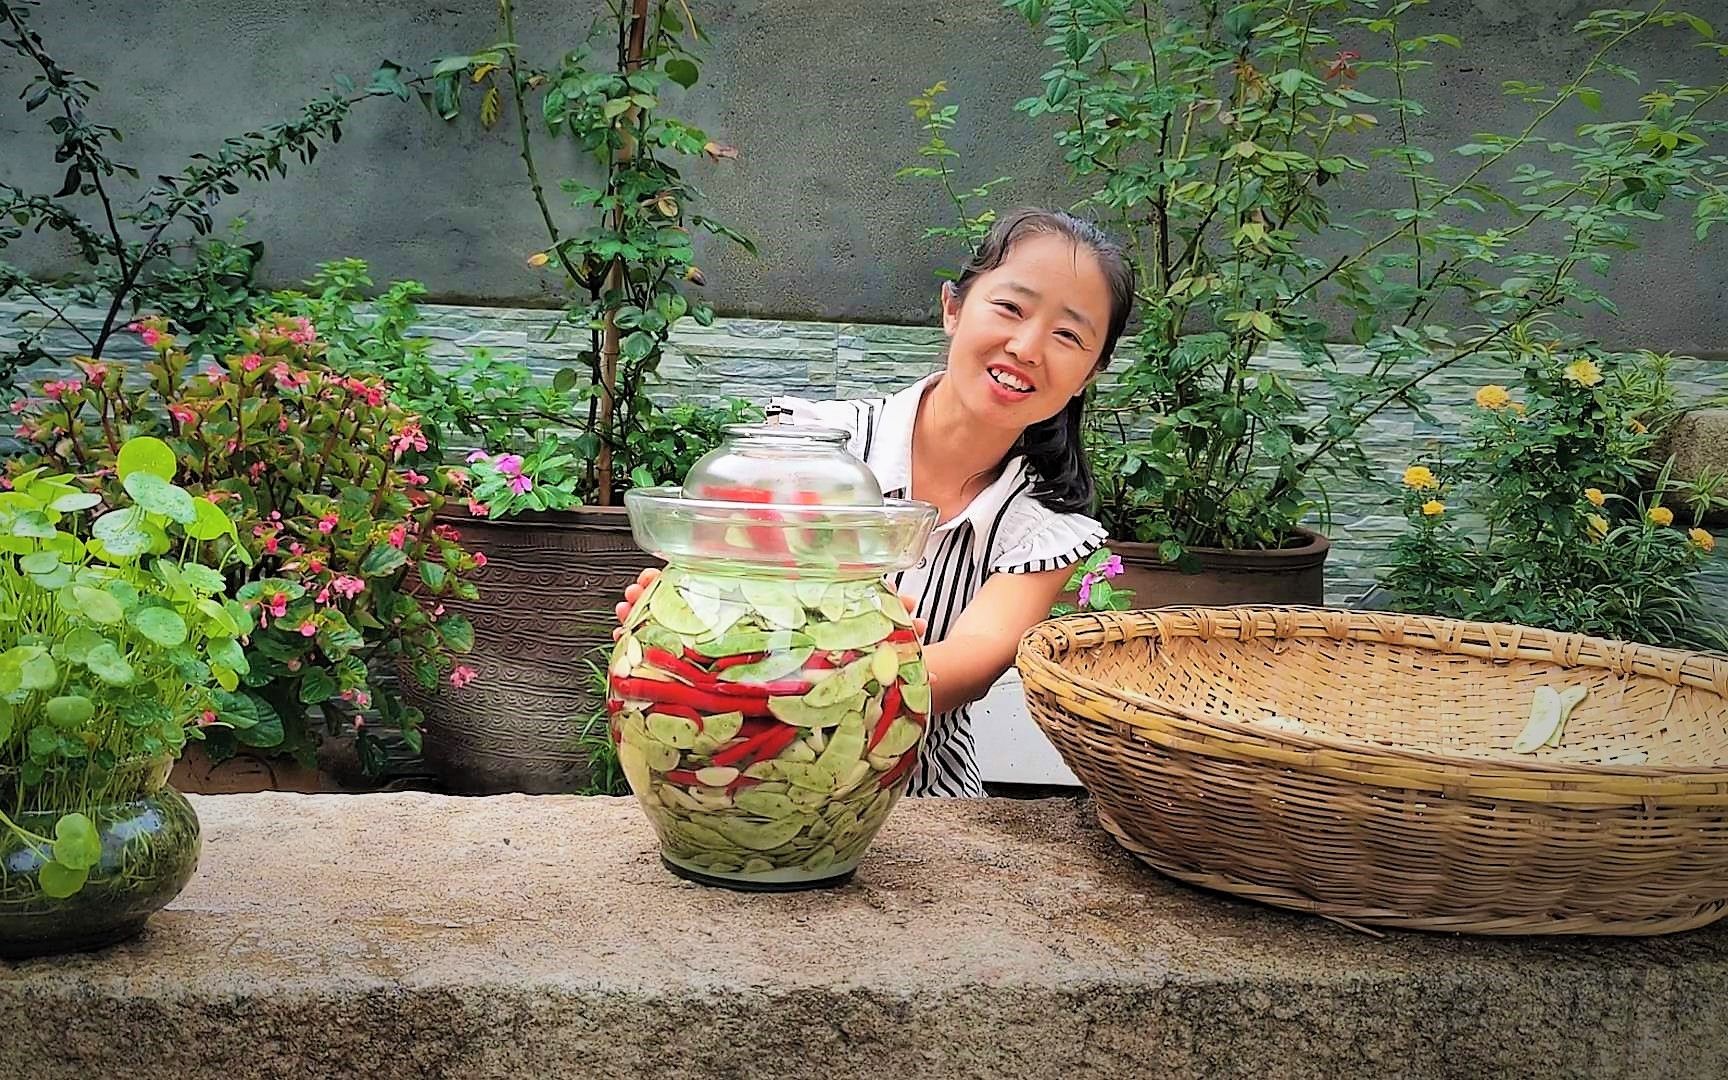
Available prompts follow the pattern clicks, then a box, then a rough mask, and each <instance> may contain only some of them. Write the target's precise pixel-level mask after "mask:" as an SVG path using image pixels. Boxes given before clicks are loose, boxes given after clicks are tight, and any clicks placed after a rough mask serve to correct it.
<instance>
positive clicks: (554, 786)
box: [398, 0, 753, 792]
mask: <svg viewBox="0 0 1728 1080" xmlns="http://www.w3.org/2000/svg"><path fill="white" fill-rule="evenodd" d="M499 13H500V22H501V30H502V33H503V38H504V42H503V44H500V45H498V46H496V47H493V48H490V49H487V50H484V51H482V52H479V53H476V54H473V55H465V56H451V57H445V58H443V59H441V60H439V61H437V62H436V64H435V66H434V67H433V68H432V69H431V71H430V72H429V73H428V74H427V75H426V76H424V77H423V79H422V81H423V82H424V83H426V84H428V88H427V89H425V90H424V91H422V94H421V96H422V98H423V99H424V100H425V102H426V104H427V105H428V106H429V107H430V108H431V109H432V110H433V111H434V112H435V113H436V114H437V115H439V116H441V117H442V118H444V119H446V120H451V119H454V118H455V117H457V116H458V115H460V111H461V108H462V100H463V96H464V95H465V94H466V95H467V96H468V97H469V99H470V100H471V101H473V102H477V104H478V109H479V114H480V120H481V121H482V123H483V124H484V125H485V126H486V127H491V126H493V125H495V124H498V123H501V122H504V123H508V124H509V127H510V129H511V130H512V132H513V135H514V142H515V146H514V147H513V151H514V152H515V153H516V154H517V155H519V156H520V158H521V160H522V162H523V164H524V168H525V170H526V174H527V180H528V186H529V189H530V191H531V193H532V195H533V198H534V202H535V205H536V208H537V210H538V212H539V215H540V218H541V220H542V221H543V222H544V224H545V227H546V239H547V246H546V247H545V248H544V249H543V250H540V251H537V252H534V253H532V254H531V255H529V256H528V258H527V262H528V264H529V265H530V266H531V267H535V268H544V269H547V270H548V271H551V272H556V273H557V274H559V275H560V277H561V279H562V283H563V285H564V287H565V288H566V289H568V290H569V292H570V294H571V296H572V300H571V302H570V304H569V306H568V307H567V308H566V310H565V311H564V312H563V313H562V317H561V318H560V319H559V320H558V321H557V323H556V325H554V326H552V327H549V330H548V336H550V335H551V334H552V333H554V332H556V331H557V330H559V329H561V328H568V330H570V331H572V332H574V334H575V335H576V336H577V340H578V355H577V358H576V363H575V364H574V365H572V366H571V367H569V368H566V369H563V370H561V371H559V372H558V373H557V374H556V376H555V377H554V378H553V379H552V380H551V382H550V384H549V385H548V384H544V383H537V382H535V381H534V380H533V379H532V378H531V377H530V375H529V373H528V371H527V370H526V369H525V368H523V367H522V366H521V365H516V364H509V363H500V362H498V361H496V360H494V359H493V358H492V357H490V356H485V355H481V356H477V357H475V358H474V359H472V360H471V361H470V362H469V363H467V364H465V365H463V366H462V367H460V368H459V369H458V370H456V371H455V372H452V373H450V374H449V376H448V377H447V378H442V379H440V378H436V377H432V378H427V379H424V380H421V381H419V383H418V385H420V386H421V387H422V388H423V391H424V397H423V398H422V399H420V400H418V401H416V402H415V406H416V410H417V411H419V412H421V413H423V414H424V415H426V416H427V417H429V418H430V421H431V424H430V426H432V427H434V428H436V429H437V431H438V434H439V438H440V439H442V444H443V446H444V447H445V448H446V449H451V450H458V449H459V450H461V451H463V452H464V453H466V452H468V451H478V452H479V453H480V454H481V455H482V456H480V457H476V458H474V459H473V460H472V461H470V462H469V463H468V464H469V467H470V468H471V469H472V470H473V471H474V473H475V479H476V484H477V490H476V491H475V492H474V493H473V495H472V497H471V498H470V499H469V500H468V502H467V508H466V512H464V511H463V510H462V509H460V508H455V507H453V508H452V509H451V510H450V511H449V512H448V513H446V515H445V517H444V518H443V519H442V520H443V521H444V523H445V524H447V525H449V526H450V527H452V528H454V529H456V530H458V531H459V532H460V534H461V536H462V537H463V538H464V540H465V542H467V543H469V544H471V545H472V546H474V547H476V548H477V549H479V550H481V551H483V552H484V553H485V555H486V563H485V565H484V566H483V568H482V569H481V570H480V573H479V574H478V575H477V577H476V583H477V584H478V585H479V586H480V588H481V590H482V591H483V593H484V596H485V599H484V600H483V601H480V602H473V601H467V602H464V601H462V600H461V599H460V598H458V599H456V600H453V601H452V602H451V604H452V609H453V610H458V611H461V612H463V613H464V614H466V615H467V616H468V617H469V618H470V620H471V621H472V623H473V625H474V627H475V629H476V639H477V640H476V645H475V653H474V659H473V665H474V667H475V669H476V670H477V671H478V673H479V675H478V677H477V678H475V679H474V680H473V681H472V682H465V683H463V684H462V685H448V686H439V687H437V688H436V691H435V692H425V691H416V692H415V700H416V701H417V702H418V703H419V705H420V707H421V708H423V709H424V711H425V713H426V717H427V731H428V738H427V750H426V756H427V761H428V763H429V764H430V765H432V767H433V768H434V769H435V770H437V771H438V773H439V775H440V777H441V778H442V780H443V781H444V783H445V784H446V785H447V786H448V787H450V788H452V789H454V790H462V791H472V792H492V791H530V792H545V791H569V790H576V789H580V788H582V787H583V786H585V785H586V783H587V775H586V774H587V767H586V757H585V755H584V754H583V753H582V752H581V751H580V750H579V749H577V748H576V747H575V746H574V745H573V741H572V738H571V736H572V733H573V732H574V730H575V724H576V721H577V718H578V717H580V716H583V715H587V714H588V713H590V712H591V711H592V709H593V707H594V701H593V699H592V694H591V692H590V688H589V687H588V685H587V683H586V680H585V679H584V678H583V675H582V673H581V671H580V670H579V668H578V666H577V665H574V664H572V663H571V662H570V657H572V656H577V655H584V654H585V653H586V652H587V650H589V649H591V648H593V647H595V646H598V645H602V644H604V643H607V642H608V640H609V633H608V631H609V624H610V620H611V611H612V606H613V604H614V603H615V602H616V600H617V597H618V595H619V593H620V592H621V591H622V590H623V588H624V586H625V585H626V584H628V583H629V582H630V581H632V580H634V578H635V576H636V574H637V573H638V572H639V571H640V570H641V568H642V567H643V566H645V565H649V564H650V563H651V562H652V561H653V560H651V559H650V558H649V557H648V556H647V555H646V554H644V553H643V552H642V551H641V550H640V549H638V548H637V547H636V545H635V543H634V541H633V540H632V539H631V536H630V531H629V526H628V523H627V522H626V520H625V518H624V515H623V511H622V509H621V499H622V495H623V493H624V491H625V489H627V488H628V487H630V486H631V485H632V484H636V483H653V482H663V481H668V480H673V481H675V480H678V479H681V478H682V476H683V470H684V469H685V468H687V467H688V466H689V464H690V463H691V462H693V461H694V460H695V458H696V457H698V456H700V454H701V453H703V452H704V451H706V450H707V449H708V448H709V446H711V445H712V444H713V441H714V440H715V438H716V437H717V435H718V428H719V427H720V426H721V425H722V424H723V423H724V422H726V421H727V420H730V419H736V418H741V417H743V416H744V415H746V409H745V407H744V406H743V405H742V404H741V403H732V404H729V405H722V406H719V407H698V406H695V405H683V406H673V407H671V408H668V407H666V406H664V405H662V404H661V403H659V402H658V401H656V399H655V398H654V397H653V396H652V391H653V390H654V388H655V372H656V370H657V369H658V367H659V365H660V362H661V359H662V357H663V356H664V354H665V350H666V346H667V342H668V340H669V338H670V336H671V334H672V332H673V330H674V328H675V327H677V325H678V324H679V323H681V322H682V321H683V320H685V319H691V320H694V321H695V322H697V323H699V324H701V325H704V326H706V325H709V324H710V323H712V322H713V319H714V313H713V310H712V308H710V307H709V306H708V305H707V304H705V303H702V302H701V301H693V300H692V299H690V298H689V296H688V295H687V290H688V289H689V288H690V287H691V286H699V285H701V284H702V282H703V277H702V272H701V271H700V269H698V268H697V266H696V265H695V261H694V260H695V255H694V251H693V248H692V246H691V242H692V232H693V231H696V230H700V231H704V232H708V233H711V234H714V235H717V236H721V237H725V238H727V239H729V240H731V241H734V242H737V243H740V244H742V245H744V246H745V247H746V248H747V249H751V246H750V244H749V242H748V241H747V240H745V239H744V238H743V237H741V236H739V235H738V234H736V233H734V232H732V231H731V230H730V229H727V228H726V227H724V226H722V225H720V224H719V223H717V222H715V221H713V220H712V219H709V218H707V217H704V216H703V215H702V214H700V213H696V212H695V211H694V206H695V204H696V202H697V199H698V193H697V192H696V191H695V190H694V188H693V187H692V186H691V184H690V182H689V181H688V180H687V179H686V177H685V176H684V175H683V173H682V172H681V171H680V167H681V165H682V163H683V162H684V161H688V160H692V159H701V158H704V157H706V158H709V159H713V160H720V159H723V158H728V157H735V156H736V155H737V152H736V151H735V150H733V149H732V148H730V147H726V146H722V145H720V144H718V143H716V142H713V141H711V140H710V139H709V138H708V137H707V135H706V134H704V133H703V132H702V131H701V130H699V129H698V128H696V127H694V126H692V125H690V124H688V123H685V122H683V121H681V120H678V119H676V118H674V117H673V116H671V115H669V114H668V113H667V112H666V110H665V108H664V104H663V101H662V98H663V96H664V95H665V94H667V93H668V92H670V91H673V90H676V89H678V88H683V89H688V88H689V87H691V86H692V85H694V84H695V82H696V81H697V79H698V76H699V69H698V57H697V56H696V55H695V54H694V53H693V52H692V51H691V49H690V48H689V46H688V45H687V43H686V34H689V35H690V37H691V40H694V37H695V28H694V26H691V25H689V24H688V22H687V20H688V15H689V10H688V7H687V6H686V5H684V4H682V3H660V2H655V3H649V2H647V0H630V2H629V3H617V4H613V5H612V6H611V13H610V18H609V19H602V20H601V21H600V23H598V24H597V27H598V28H599V29H603V30H604V31H605V32H606V33H608V34H609V35H612V41H611V42H610V43H609V44H608V45H607V46H605V47H602V48H599V49H594V48H590V47H588V46H586V45H585V46H583V47H581V48H578V49H576V50H573V51H571V52H569V53H566V54H565V55H564V56H563V58H562V60H561V61H560V62H559V63H558V64H557V65H555V66H552V67H546V68H541V67H536V66H534V65H532V64H530V63H528V62H527V60H526V59H525V58H524V57H523V55H522V49H521V48H520V47H519V43H518V42H517V39H516V28H515V15H514V9H513V5H512V4H511V3H509V2H508V0H505V2H504V3H501V4H500V5H499ZM401 96H403V97H407V96H408V95H407V92H406V91H404V92H403V93H402V95H401ZM541 123H543V124H544V125H545V128H546V131H547V133H548V134H550V135H551V136H553V137H556V138H561V139H568V140H569V141H570V142H572V143H574V144H575V145H576V147H577V148H578V149H579V150H580V151H581V152H583V153H584V154H585V155H588V156H590V157H591V158H592V159H593V162H594V164H595V165H596V167H597V169H598V175H597V178H595V179H593V180H592V181H591V180H590V179H589V178H587V177H584V178H582V179H570V180H566V181H564V182H563V183H562V184H561V186H562V188H563V190H564V191H565V193H566V195H567V196H569V198H570V202H571V205H572V206H573V208H574V210H575V211H576V213H575V214H574V215H573V216H572V218H571V219H566V217H565V216H564V215H560V214H555V213H554V212H553V210H552V209H551V206H550V204H549V202H548V199H547V194H546V188H545V185H544V184H543V183H542V180H541V176H540V173H539V169H538V166H537V164H536V159H535V148H534V143H533V141H532V140H531V139H530V134H529V133H530V128H531V126H532V125H534V124H541ZM751 250H753V249H751ZM398 385H412V383H399V384H398ZM500 466H502V468H500Z"/></svg>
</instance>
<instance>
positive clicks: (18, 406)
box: [12, 398, 30, 416]
mask: <svg viewBox="0 0 1728 1080" xmlns="http://www.w3.org/2000/svg"><path fill="white" fill-rule="evenodd" d="M29 407H30V402H29V399H27V398H19V399H18V400H17V401H14V402H13V403H12V415H13V416H17V415H18V414H19V413H21V412H23V411H24V410H25V409H28V408H29Z"/></svg>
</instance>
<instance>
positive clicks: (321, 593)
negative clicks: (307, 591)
mask: <svg viewBox="0 0 1728 1080" xmlns="http://www.w3.org/2000/svg"><path fill="white" fill-rule="evenodd" d="M313 599H314V600H316V601H318V603H320V604H328V603H329V602H330V586H328V585H326V586H324V587H323V588H322V589H319V590H318V595H317V596H315V597H313Z"/></svg>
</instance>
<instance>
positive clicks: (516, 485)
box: [510, 474, 534, 495]
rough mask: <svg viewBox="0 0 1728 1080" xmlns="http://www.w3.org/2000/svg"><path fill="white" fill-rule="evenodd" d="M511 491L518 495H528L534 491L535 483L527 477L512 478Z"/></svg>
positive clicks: (518, 475) (517, 476)
mask: <svg viewBox="0 0 1728 1080" xmlns="http://www.w3.org/2000/svg"><path fill="white" fill-rule="evenodd" d="M510 490H511V492H512V493H514V494H517V495H526V494H528V493H529V492H530V491H533V490H534V481H533V480H531V479H529V478H528V477H527V476H523V475H521V474H517V475H516V476H512V477H511V478H510Z"/></svg>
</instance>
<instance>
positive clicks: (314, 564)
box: [306, 555, 324, 574]
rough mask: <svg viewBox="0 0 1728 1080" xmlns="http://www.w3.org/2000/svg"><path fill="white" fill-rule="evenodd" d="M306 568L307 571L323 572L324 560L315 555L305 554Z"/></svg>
mask: <svg viewBox="0 0 1728 1080" xmlns="http://www.w3.org/2000/svg"><path fill="white" fill-rule="evenodd" d="M306 569H307V571H308V572H309V573H313V574H322V573H323V572H324V560H323V559H321V558H319V557H318V556H317V555H308V556H306Z"/></svg>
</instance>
